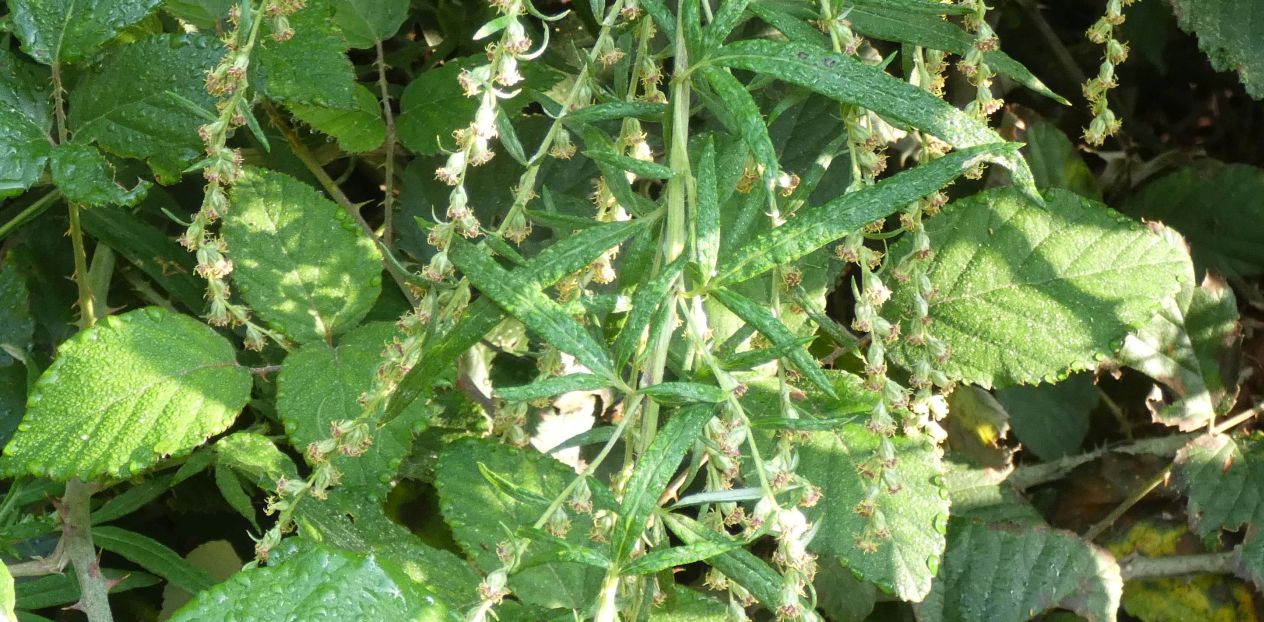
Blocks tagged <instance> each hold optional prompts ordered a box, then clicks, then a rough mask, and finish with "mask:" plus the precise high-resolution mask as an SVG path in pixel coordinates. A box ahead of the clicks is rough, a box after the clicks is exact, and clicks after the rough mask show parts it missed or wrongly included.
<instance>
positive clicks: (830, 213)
mask: <svg viewBox="0 0 1264 622" xmlns="http://www.w3.org/2000/svg"><path fill="white" fill-rule="evenodd" d="M1015 149H1016V147H1015V146H1014V145H1011V144H1009V143H997V144H994V145H985V146H982V147H974V148H969V149H962V150H960V151H956V152H953V153H950V154H948V155H946V156H944V157H942V158H939V159H937V160H934V161H932V162H930V163H929V164H925V165H922V166H918V167H916V168H913V169H911V170H908V171H904V172H902V173H900V174H899V175H896V176H894V177H890V178H887V179H885V180H883V181H880V182H878V183H877V184H875V185H873V186H870V187H868V188H865V189H864V190H860V191H857V192H851V193H847V194H843V195H841V196H839V197H837V198H835V199H833V200H831V201H829V202H827V203H825V204H824V205H821V206H819V207H815V208H811V209H808V210H807V211H803V212H800V213H798V214H796V215H795V216H794V217H792V218H791V219H790V220H789V221H788V222H786V223H785V224H783V225H781V226H780V227H775V228H773V229H771V230H768V231H765V232H763V233H760V234H759V235H757V236H755V238H754V239H752V240H751V241H750V242H748V243H746V244H745V245H744V246H742V247H741V248H740V249H738V250H737V251H735V252H734V253H733V254H732V255H729V258H728V260H727V261H724V262H723V263H721V264H720V268H719V269H718V270H717V276H716V277H715V279H714V281H713V282H714V283H715V284H716V285H728V284H732V283H740V282H742V281H746V280H748V279H751V278H754V277H756V276H759V275H761V274H763V273H765V272H767V271H769V270H771V269H772V268H773V267H775V266H779V265H785V264H787V263H790V262H793V261H796V260H798V259H801V258H803V257H805V256H807V255H808V254H810V253H812V252H813V251H815V250H817V249H819V248H821V247H823V246H825V245H826V244H829V243H830V242H833V241H835V240H838V239H839V238H842V237H844V236H846V235H847V234H848V233H851V232H853V231H856V230H858V229H860V228H861V227H863V226H865V225H867V224H869V223H871V222H873V221H875V220H877V219H879V218H883V217H885V216H889V215H891V214H893V213H895V212H896V211H899V210H900V209H903V208H904V206H906V205H908V204H909V203H912V202H913V201H916V200H918V199H920V198H922V197H923V196H926V195H928V194H931V193H932V192H935V191H937V190H939V189H940V188H942V187H943V186H944V185H946V184H948V183H949V182H951V181H952V180H954V179H956V178H957V177H959V176H961V175H962V174H964V173H965V172H966V171H968V170H970V169H971V168H974V167H975V166H976V165H977V164H978V163H979V162H981V161H983V160H986V159H989V158H992V157H996V156H998V155H1002V154H1011V155H1012V154H1015V153H1016V151H1015Z"/></svg>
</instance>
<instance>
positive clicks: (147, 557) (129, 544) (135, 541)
mask: <svg viewBox="0 0 1264 622" xmlns="http://www.w3.org/2000/svg"><path fill="white" fill-rule="evenodd" d="M92 541H93V542H95V543H96V544H97V546H100V547H101V548H103V549H105V550H107V551H109V552H111V553H115V554H118V555H121V556H123V557H125V558H127V559H128V560H129V561H132V562H134V563H136V565H138V566H140V567H141V568H144V569H145V570H148V571H149V572H152V573H154V574H156V575H158V576H160V577H162V578H164V579H166V580H167V581H168V582H169V583H171V585H174V586H176V587H178V588H180V589H182V590H185V591H187V592H189V593H192V594H196V593H198V592H201V591H202V590H205V589H207V588H209V587H211V586H212V585H213V584H214V583H215V581H214V580H212V579H211V577H210V576H209V575H207V574H206V571H205V570H202V569H201V568H198V567H197V566H194V565H193V564H190V563H189V562H188V561H186V560H185V559H184V558H183V557H181V556H180V554H179V553H177V552H175V551H173V550H171V549H170V548H168V547H167V546H166V545H165V544H163V543H161V542H159V541H157V540H154V539H153V538H150V537H148V536H142V535H141V534H138V533H134V532H131V531H127V530H125V529H119V528H118V527H110V526H108V525H102V526H98V527H93V528H92Z"/></svg>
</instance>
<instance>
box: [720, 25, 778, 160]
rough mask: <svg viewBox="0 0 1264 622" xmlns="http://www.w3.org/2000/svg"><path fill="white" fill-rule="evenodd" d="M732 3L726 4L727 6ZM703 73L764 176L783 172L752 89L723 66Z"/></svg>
mask: <svg viewBox="0 0 1264 622" xmlns="http://www.w3.org/2000/svg"><path fill="white" fill-rule="evenodd" d="M729 4H733V3H726V4H725V5H724V6H728V5H729ZM712 25H713V26H714V24H712ZM701 74H702V77H703V78H704V79H705V80H706V81H707V84H709V85H710V86H711V90H713V91H715V94H716V96H717V97H718V98H719V101H720V102H722V103H723V105H724V106H725V108H726V109H727V110H728V113H729V114H730V115H731V116H732V118H733V121H734V123H736V124H737V126H738V127H736V128H735V129H736V130H737V134H738V135H740V136H741V137H742V141H743V142H745V143H746V146H747V148H749V149H750V150H751V154H752V155H754V156H755V161H756V162H758V163H759V164H762V165H763V166H764V175H765V177H766V178H767V179H770V180H771V179H773V178H774V176H775V175H777V174H779V173H780V172H781V165H780V164H779V163H778V162H777V151H776V149H775V148H774V147H773V145H772V139H771V138H769V137H768V125H767V124H766V123H765V121H764V116H763V115H762V114H760V112H759V106H758V105H757V104H755V99H754V98H752V97H751V95H750V91H749V90H748V89H747V88H746V86H745V85H744V84H742V83H741V82H739V81H738V79H737V78H734V77H733V75H732V74H730V73H729V72H727V71H724V70H722V69H717V68H714V67H705V68H703V69H702V70H701Z"/></svg>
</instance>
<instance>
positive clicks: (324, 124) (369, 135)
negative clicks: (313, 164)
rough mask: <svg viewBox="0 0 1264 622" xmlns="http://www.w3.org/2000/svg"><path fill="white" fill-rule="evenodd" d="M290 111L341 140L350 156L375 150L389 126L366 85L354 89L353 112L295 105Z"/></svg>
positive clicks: (340, 145) (384, 137)
mask: <svg viewBox="0 0 1264 622" xmlns="http://www.w3.org/2000/svg"><path fill="white" fill-rule="evenodd" d="M290 112H293V113H294V116H296V117H298V118H299V120H301V121H302V122H303V123H306V124H308V125H310V126H312V128H314V129H316V130H319V131H321V132H324V133H325V134H328V135H330V136H332V137H334V138H336V139H337V140H338V146H339V147H342V149H343V151H347V152H349V153H363V152H365V151H373V150H374V149H377V148H378V147H380V146H381V145H382V141H384V140H386V123H385V122H383V121H382V105H381V103H380V102H378V100H377V96H376V95H374V94H373V91H370V90H369V88H368V87H366V86H364V85H363V84H357V85H356V87H355V106H354V107H352V108H350V109H342V108H330V107H325V106H308V105H303V104H295V105H293V106H290Z"/></svg>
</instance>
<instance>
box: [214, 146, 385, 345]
mask: <svg viewBox="0 0 1264 622" xmlns="http://www.w3.org/2000/svg"><path fill="white" fill-rule="evenodd" d="M232 198H233V209H232V210H231V211H229V213H228V214H227V216H226V217H225V218H224V225H223V235H224V240H225V241H226V242H228V256H229V258H230V259H232V260H233V263H234V264H235V266H236V269H235V270H234V271H233V280H234V281H235V282H236V283H237V288H238V290H239V291H240V292H241V297H242V298H243V299H244V300H245V301H246V302H247V303H249V304H250V307H251V308H252V309H254V310H256V311H258V312H259V315H261V316H263V318H264V319H266V320H268V321H269V322H271V323H273V324H275V325H276V326H278V327H280V328H281V329H282V330H283V331H284V332H285V334H286V335H288V336H289V337H291V338H293V339H294V340H295V341H298V342H299V343H308V342H311V341H316V340H324V341H325V342H326V343H330V342H332V341H333V338H334V336H335V335H337V334H339V333H342V332H345V331H346V330H348V329H350V328H351V327H353V326H355V324H356V323H357V322H359V321H360V319H361V318H363V317H364V316H365V314H366V313H368V312H369V309H370V308H371V307H372V306H373V301H374V300H376V299H377V296H378V293H379V292H380V291H381V285H382V275H381V271H382V259H381V253H380V252H379V251H378V249H377V246H376V245H375V244H374V243H373V241H372V240H371V239H369V236H368V234H366V233H364V231H362V230H360V228H359V227H358V226H357V224H356V223H355V221H354V220H352V218H351V216H348V215H347V213H346V212H345V211H343V210H341V209H339V207H338V206H337V205H335V204H334V203H333V201H330V200H329V199H326V198H325V197H323V196H321V195H320V193H318V192H317V191H316V190H315V189H314V188H312V187H311V186H308V185H307V184H305V183H303V182H301V181H299V180H297V179H294V178H293V177H290V176H289V175H286V174H284V173H278V172H274V171H268V170H253V171H249V172H247V174H246V175H245V176H244V177H243V178H242V179H241V181H239V182H238V183H237V184H236V185H235V186H234V187H233V196H232Z"/></svg>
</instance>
